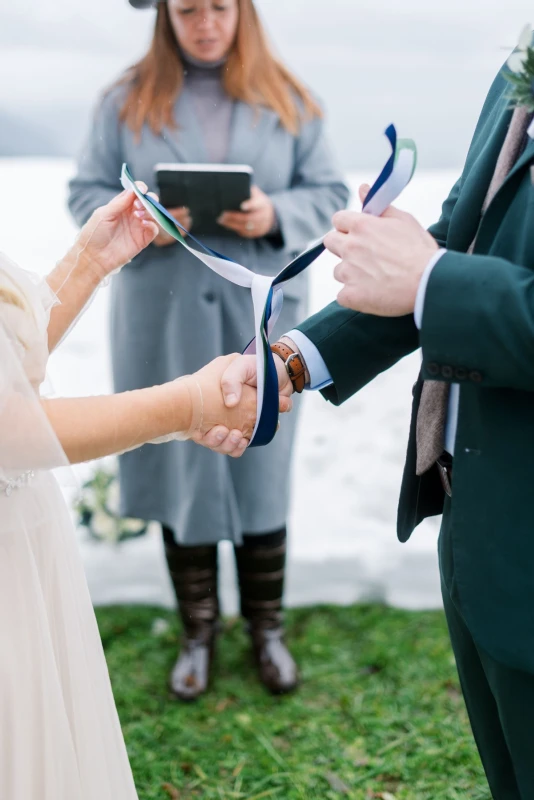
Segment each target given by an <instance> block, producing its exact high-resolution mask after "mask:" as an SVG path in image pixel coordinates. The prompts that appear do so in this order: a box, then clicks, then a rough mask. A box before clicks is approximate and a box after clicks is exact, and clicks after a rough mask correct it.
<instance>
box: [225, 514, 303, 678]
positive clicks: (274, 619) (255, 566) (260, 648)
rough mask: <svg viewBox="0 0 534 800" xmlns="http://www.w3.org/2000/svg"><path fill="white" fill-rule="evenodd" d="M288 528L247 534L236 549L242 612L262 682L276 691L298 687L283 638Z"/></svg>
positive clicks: (294, 665)
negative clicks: (258, 534) (269, 532)
mask: <svg viewBox="0 0 534 800" xmlns="http://www.w3.org/2000/svg"><path fill="white" fill-rule="evenodd" d="M286 538H287V537H286V531H285V528H284V529H283V530H281V531H277V532H276V533H273V534H266V535H261V536H245V537H244V544H243V546H242V547H236V548H235V556H236V563H237V573H238V576H239V587H240V590H241V613H242V615H243V617H244V618H245V619H246V621H247V627H248V630H249V633H250V636H251V638H252V645H253V649H254V656H255V659H256V663H257V665H258V671H259V676H260V679H261V681H262V683H263V684H264V685H265V686H266V687H267V689H269V691H270V692H272V693H273V694H285V693H286V692H291V691H293V690H294V689H296V687H297V686H298V683H299V676H298V669H297V665H296V664H295V661H294V660H293V657H292V655H291V653H290V652H289V650H288V648H287V645H286V643H285V641H284V628H283V613H282V595H283V589H284V576H285V563H286Z"/></svg>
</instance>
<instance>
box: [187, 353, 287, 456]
mask: <svg viewBox="0 0 534 800" xmlns="http://www.w3.org/2000/svg"><path fill="white" fill-rule="evenodd" d="M274 361H275V364H276V371H277V373H278V384H279V398H278V399H279V410H280V413H281V414H283V413H286V412H288V411H291V408H292V405H293V404H292V401H291V395H292V393H293V386H292V384H291V381H290V380H289V376H288V374H287V371H286V368H285V366H284V363H283V361H282V359H281V358H279V357H278V356H276V355H275V356H274ZM244 386H251V387H253V388H257V372H256V356H239V357H238V358H236V359H234V360H233V361H232V363H231V364H230V365H229V367H228V368H227V369H226V371H225V372H224V374H223V376H222V379H221V389H222V393H223V398H224V403H225V405H226V407H227V408H235V407H236V406H238V405H239V403H240V402H241V397H242V394H243V387H244ZM194 441H195V442H196V443H197V444H200V445H202V447H207V448H208V449H209V450H213V451H214V452H215V453H221V454H222V455H227V456H231V457H232V458H240V457H241V456H242V455H243V453H244V452H245V450H246V448H247V445H248V442H244V441H243V438H242V434H241V432H240V431H238V430H234V431H230V430H228V428H225V427H224V426H222V425H218V426H216V427H215V428H212V430H210V431H209V432H208V433H206V434H205V435H204V436H202V437H200V436H198V437H195V438H194Z"/></svg>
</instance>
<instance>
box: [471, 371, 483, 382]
mask: <svg viewBox="0 0 534 800" xmlns="http://www.w3.org/2000/svg"><path fill="white" fill-rule="evenodd" d="M469 378H470V380H472V381H473V383H482V373H481V372H478V370H476V369H474V370H473V371H472V372H470V373H469Z"/></svg>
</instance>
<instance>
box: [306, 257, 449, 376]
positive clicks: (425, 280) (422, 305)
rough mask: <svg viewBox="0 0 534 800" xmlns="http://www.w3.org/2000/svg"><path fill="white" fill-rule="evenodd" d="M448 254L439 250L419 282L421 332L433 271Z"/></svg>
mask: <svg viewBox="0 0 534 800" xmlns="http://www.w3.org/2000/svg"><path fill="white" fill-rule="evenodd" d="M446 252H447V251H446V250H444V249H443V248H441V249H440V250H438V252H437V253H435V255H433V256H432V258H431V259H430V261H429V262H428V264H427V266H426V269H425V271H424V272H423V274H422V276H421V280H420V282H419V288H418V290H417V296H416V298H415V308H414V312H413V317H414V321H415V324H416V325H417V327H418V329H419V330H421V328H422V327H423V311H424V308H425V297H426V290H427V286H428V281H429V280H430V276H431V274H432V270H433V269H434V267H435V266H436V264H437V263H438V261H439V260H440V259H441V258H442V257H443V256H444V255H445V253H446ZM295 344H296V342H295ZM310 375H311V373H310Z"/></svg>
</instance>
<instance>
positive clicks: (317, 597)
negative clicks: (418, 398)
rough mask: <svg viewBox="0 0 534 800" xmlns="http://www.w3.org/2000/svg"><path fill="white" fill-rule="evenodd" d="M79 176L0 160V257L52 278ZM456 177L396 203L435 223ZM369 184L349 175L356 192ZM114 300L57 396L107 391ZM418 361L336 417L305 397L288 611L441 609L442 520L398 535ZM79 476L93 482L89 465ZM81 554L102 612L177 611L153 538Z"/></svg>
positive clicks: (64, 365)
mask: <svg viewBox="0 0 534 800" xmlns="http://www.w3.org/2000/svg"><path fill="white" fill-rule="evenodd" d="M73 168H74V167H73V163H72V162H71V161H70V160H68V159H0V180H1V183H2V186H3V187H4V192H3V193H2V196H1V197H0V214H1V218H2V220H3V224H2V234H1V239H0V249H1V250H2V251H4V252H5V253H7V254H9V255H10V256H11V258H13V259H15V260H16V261H17V262H18V263H19V264H20V265H21V266H23V267H24V268H26V269H30V270H33V271H35V272H37V273H39V274H42V275H44V274H46V272H47V271H48V270H50V269H51V268H52V267H53V265H54V263H55V262H56V261H57V260H58V259H59V258H60V257H61V256H62V254H63V253H64V252H65V251H66V250H67V248H68V247H69V245H70V244H71V242H72V240H73V238H74V237H75V235H76V229H75V227H74V225H73V223H72V222H71V220H70V219H69V216H68V212H67V211H66V205H65V201H66V191H67V181H68V178H69V177H70V175H71V174H72V172H73ZM456 177H457V173H454V172H450V171H435V172H421V173H419V174H417V175H416V177H415V179H414V181H413V183H412V185H411V186H410V187H409V188H408V190H407V191H406V192H405V194H404V196H403V197H402V202H401V203H399V205H400V206H401V207H402V208H404V209H405V210H407V211H410V212H411V213H413V214H414V215H415V216H416V217H417V218H418V219H419V220H420V221H421V223H422V224H424V225H428V224H430V223H431V222H432V221H434V220H435V219H437V217H438V216H439V211H440V206H441V202H442V201H443V199H444V198H445V197H446V195H447V193H448V191H449V189H450V187H451V186H452V184H453V183H454V181H455V179H456ZM372 179H373V175H365V174H353V175H350V176H349V180H350V183H351V186H352V187H353V189H357V186H358V185H359V183H361V182H362V181H364V180H365V181H370V180H372ZM43 190H46V196H45V193H44V191H43ZM331 264H332V261H331V259H330V258H329V257H328V256H324V257H322V258H321V259H319V260H318V262H317V263H316V264H315V265H314V266H313V267H312V268H311V270H310V273H311V289H312V291H311V310H312V311H316V310H318V309H319V308H321V307H322V306H324V305H325V304H326V303H328V302H330V300H332V299H333V298H334V297H335V295H336V291H337V290H336V283H335V281H334V280H333V277H332V269H331ZM108 303H109V290H108V289H102V290H100V291H99V293H98V294H97V296H96V298H95V300H94V302H93V303H92V304H91V306H90V307H89V309H88V311H87V312H86V313H85V315H84V316H83V317H82V319H81V320H80V322H79V324H78V325H77V327H76V329H75V330H74V331H73V332H72V333H71V335H70V336H69V338H68V339H67V341H66V342H65V343H64V344H63V346H62V347H61V349H60V350H59V351H58V352H57V353H56V354H54V355H53V356H52V358H51V362H50V375H51V379H52V384H53V386H54V390H55V392H56V393H57V394H62V395H70V396H80V395H83V394H99V393H104V392H108V391H110V389H111V381H110V363H109V348H108V344H107V339H108V323H107V317H108V314H107V311H108ZM419 359H420V355H419V354H415V355H413V356H410V357H409V358H406V359H404V360H403V361H402V362H401V363H400V364H398V365H397V366H396V367H395V368H394V369H392V370H390V371H389V372H388V373H386V374H384V375H381V376H379V377H378V378H377V379H376V380H375V381H373V382H372V383H371V384H370V385H369V386H367V387H366V388H365V389H364V390H362V391H361V392H360V393H359V394H358V395H357V396H355V397H354V398H352V399H351V400H350V401H349V402H347V403H346V404H345V405H344V406H343V407H341V408H339V409H335V408H333V407H332V406H330V405H329V404H327V403H325V402H324V400H323V399H322V398H321V397H320V396H318V395H312V394H309V395H307V396H306V398H305V402H304V409H303V414H302V418H301V421H300V426H299V432H298V437H297V446H296V452H295V459H294V468H293V480H292V487H293V491H292V498H293V502H292V512H291V518H290V528H291V534H290V565H289V575H288V585H287V602H288V604H289V605H304V604H310V603H317V602H336V603H350V602H355V601H358V600H368V599H372V600H378V601H383V602H385V603H388V604H392V605H396V606H400V607H406V608H433V607H438V606H439V605H440V603H441V599H440V593H439V576H438V568H437V556H436V539H437V532H438V521H437V520H431V521H427V522H426V523H424V524H423V525H421V526H420V528H419V529H418V531H417V532H416V534H415V535H414V537H413V538H412V540H411V542H410V543H409V544H408V545H401V544H399V543H398V541H397V539H396V536H395V517H396V506H397V499H398V493H399V487H400V479H401V472H402V465H403V460H404V454H405V449H406V442H407V434H408V422H409V414H410V404H411V397H412V395H411V387H412V384H413V382H414V380H415V378H416V376H417V372H418V365H419ZM78 474H79V475H81V476H84V475H86V474H87V467H83V468H79V469H78ZM156 527H157V526H156ZM80 547H81V550H82V554H83V558H84V563H85V567H86V572H87V577H88V580H89V584H90V589H91V593H92V597H93V600H94V602H95V603H97V604H100V603H116V602H140V603H154V604H162V605H172V593H171V590H170V586H169V582H168V578H167V576H166V572H165V567H164V559H163V551H162V547H161V542H160V537H159V532H158V531H157V530H156V529H154V530H152V531H151V533H150V534H149V535H148V536H147V537H145V538H144V539H141V540H138V541H133V542H129V543H127V544H124V545H121V546H120V547H117V548H114V547H111V546H107V545H102V544H95V543H93V542H88V541H87V540H86V538H85V537H84V536H83V535H82V534H81V535H80ZM231 561H232V560H231V550H230V547H229V546H226V545H224V546H223V548H222V564H223V567H222V581H221V583H222V596H223V607H224V609H225V610H226V611H227V612H234V611H235V609H236V607H237V605H236V594H235V589H234V582H233V580H232V563H231Z"/></svg>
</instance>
